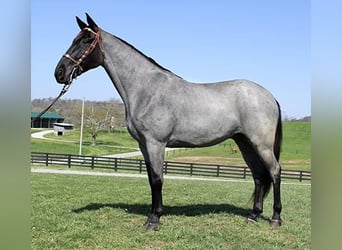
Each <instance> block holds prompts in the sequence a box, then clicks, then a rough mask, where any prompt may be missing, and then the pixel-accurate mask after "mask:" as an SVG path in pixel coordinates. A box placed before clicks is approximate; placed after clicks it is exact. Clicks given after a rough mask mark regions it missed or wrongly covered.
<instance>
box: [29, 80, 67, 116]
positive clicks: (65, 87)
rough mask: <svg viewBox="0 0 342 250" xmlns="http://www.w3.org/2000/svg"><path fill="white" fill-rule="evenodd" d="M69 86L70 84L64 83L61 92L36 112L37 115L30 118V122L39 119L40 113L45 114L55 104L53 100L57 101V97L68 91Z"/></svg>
mask: <svg viewBox="0 0 342 250" xmlns="http://www.w3.org/2000/svg"><path fill="white" fill-rule="evenodd" d="M70 86H71V84H64V86H63V88H62V90H61V92H60V93H59V95H58V96H57V97H56V98H55V99H54V100H53V102H52V103H51V104H50V105H49V106H47V107H46V108H45V109H44V110H43V111H42V112H40V113H39V114H38V116H37V117H35V118H34V119H33V120H32V122H34V121H35V120H37V119H39V118H40V117H41V116H42V115H44V114H45V113H46V112H47V111H48V110H49V109H50V108H51V107H52V106H53V105H54V104H55V102H57V100H58V99H59V98H61V97H62V96H63V95H64V94H65V93H66V92H67V91H68V89H69V88H70Z"/></svg>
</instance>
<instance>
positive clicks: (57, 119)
mask: <svg viewBox="0 0 342 250" xmlns="http://www.w3.org/2000/svg"><path fill="white" fill-rule="evenodd" d="M38 115H39V112H31V128H53V124H54V123H63V122H64V116H62V115H60V114H58V113H55V112H46V113H45V114H43V115H42V116H41V117H39V118H38V119H37V117H38Z"/></svg>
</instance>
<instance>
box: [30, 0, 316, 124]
mask: <svg viewBox="0 0 342 250" xmlns="http://www.w3.org/2000/svg"><path fill="white" fill-rule="evenodd" d="M85 12H87V13H89V14H90V16H92V18H93V19H94V20H95V22H96V23H97V24H98V26H99V27H101V28H102V29H104V30H106V31H108V32H110V33H112V34H114V35H116V36H119V37H120V38H122V39H124V40H126V41H127V42H129V43H131V44H132V45H133V46H135V47H136V48H137V49H139V50H140V51H142V52H143V53H144V54H146V55H147V56H150V57H152V58H153V59H154V60H155V61H157V62H158V63H159V64H160V65H162V66H163V67H165V68H167V69H169V70H171V71H172V72H174V73H175V74H177V75H179V76H181V77H182V78H184V79H186V80H188V81H193V82H198V83H203V82H216V81H223V80H232V79H248V80H251V81H254V82H257V83H258V84H260V85H262V86H263V87H265V88H266V89H268V90H269V91H270V92H271V93H272V94H273V95H274V97H275V98H276V99H277V100H278V101H279V103H280V105H281V108H282V112H283V117H284V116H285V117H288V118H302V117H304V116H307V115H311V69H310V1H309V0H301V1H298V0H287V1H272V0H261V1H253V0H242V1H233V0H231V1H223V0H221V1H219V0H212V1H194V0H188V1H184V0H181V1H180V0H173V1H159V0H158V1H157V0H155V1H154V0H149V1H138V0H136V1H134V0H131V1H129V0H128V1H117V2H116V1H100V0H99V1H67V0H60V1H43V0H32V1H31V99H32V100H33V99H36V98H49V97H56V96H57V95H58V94H59V92H60V90H61V88H62V85H60V84H58V83H57V82H56V80H55V78H54V70H55V67H56V65H57V63H58V61H59V60H60V58H61V57H62V55H63V54H64V53H65V52H66V50H67V49H68V48H69V46H70V45H71V42H72V40H73V39H74V38H75V36H76V35H77V34H78V32H79V31H80V30H79V27H78V25H77V24H76V20H75V16H78V17H80V18H81V19H82V20H85ZM63 98H65V99H82V98H85V99H86V100H97V101H105V100H110V99H120V96H119V94H118V93H117V91H116V90H115V88H114V86H113V84H112V82H111V81H110V79H109V77H108V76H107V75H106V73H105V71H104V69H103V68H101V67H99V68H96V69H93V70H91V71H88V72H86V73H84V74H82V75H81V76H79V77H78V78H77V79H76V81H75V82H74V83H73V85H72V86H71V88H70V89H69V91H68V93H66V94H65V95H64V97H63Z"/></svg>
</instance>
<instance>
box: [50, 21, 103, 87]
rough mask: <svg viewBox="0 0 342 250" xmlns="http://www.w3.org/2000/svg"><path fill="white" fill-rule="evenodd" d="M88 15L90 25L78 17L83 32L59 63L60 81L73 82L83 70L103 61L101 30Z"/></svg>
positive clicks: (94, 66)
mask: <svg viewBox="0 0 342 250" xmlns="http://www.w3.org/2000/svg"><path fill="white" fill-rule="evenodd" d="M86 15H87V22H88V25H87V24H85V23H84V22H83V21H81V20H80V19H79V18H78V17H76V20H77V23H78V25H79V27H80V28H81V32H80V33H79V34H78V35H77V37H76V38H75V39H74V40H73V42H72V44H71V46H70V48H69V49H68V50H67V52H66V53H65V54H64V55H63V57H62V58H61V60H60V61H59V62H58V64H57V67H56V70H55V77H56V80H57V82H59V83H64V84H71V82H72V81H73V80H74V79H75V78H76V77H77V76H79V75H81V74H82V73H83V72H86V71H88V70H89V69H92V68H96V67H97V66H99V65H101V64H102V63H103V59H104V55H103V47H102V43H101V40H100V35H101V30H100V28H98V26H97V25H96V23H95V22H94V21H93V19H92V18H91V17H90V16H89V15H88V14H86Z"/></svg>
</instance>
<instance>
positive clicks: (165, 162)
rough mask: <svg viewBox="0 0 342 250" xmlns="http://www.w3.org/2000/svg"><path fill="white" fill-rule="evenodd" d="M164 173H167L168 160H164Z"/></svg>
mask: <svg viewBox="0 0 342 250" xmlns="http://www.w3.org/2000/svg"><path fill="white" fill-rule="evenodd" d="M164 173H165V174H167V161H164Z"/></svg>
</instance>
